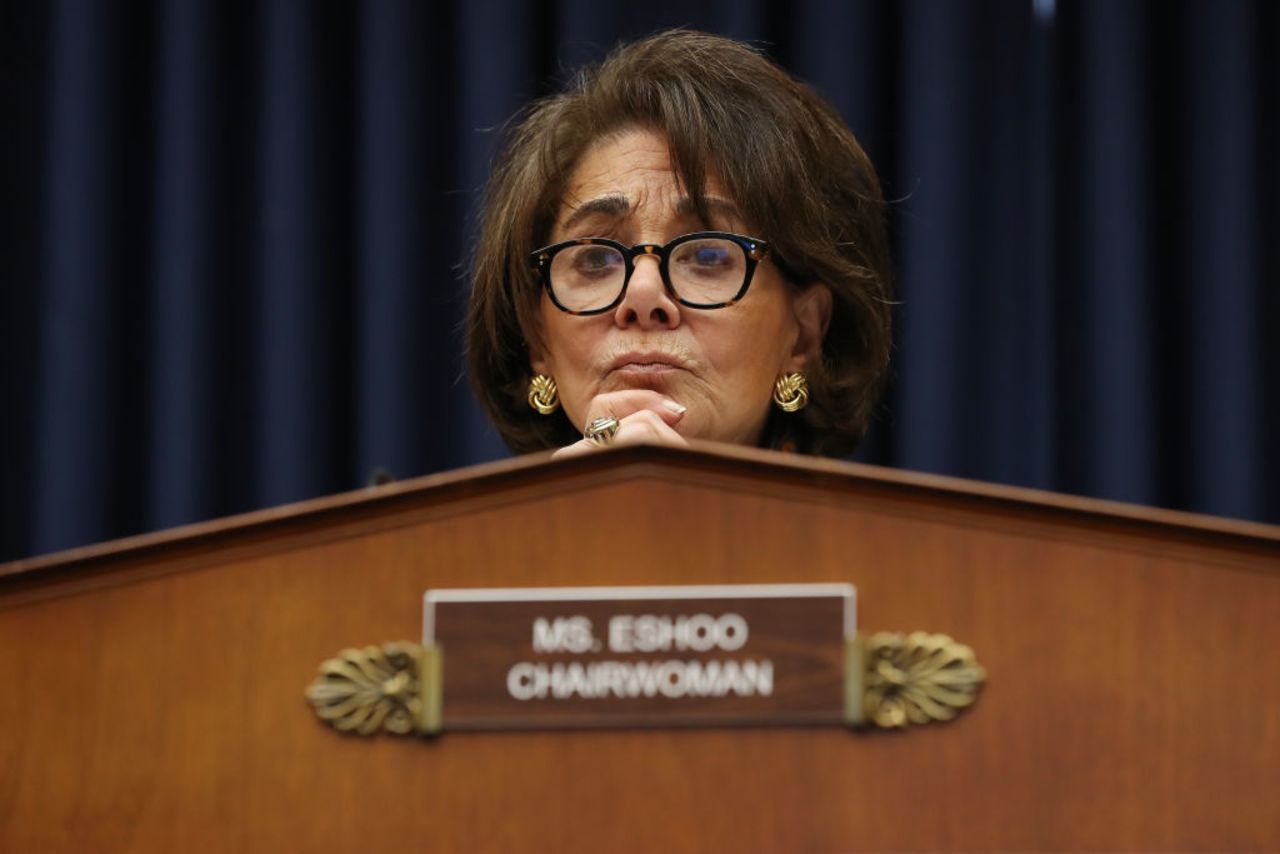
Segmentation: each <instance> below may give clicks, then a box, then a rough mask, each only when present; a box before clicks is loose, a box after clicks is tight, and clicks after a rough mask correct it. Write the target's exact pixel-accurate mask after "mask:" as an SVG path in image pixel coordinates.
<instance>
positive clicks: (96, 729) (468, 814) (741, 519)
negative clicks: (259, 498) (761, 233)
mask: <svg viewBox="0 0 1280 854" xmlns="http://www.w3.org/2000/svg"><path fill="white" fill-rule="evenodd" d="M783 582H851V583H853V584H854V585H856V586H857V588H858V602H859V605H858V611H859V627H860V629H861V630H863V631H876V630H881V629H890V630H903V631H910V630H914V629H926V630H929V631H936V632H944V633H947V634H950V635H952V636H953V637H955V638H956V639H958V640H960V641H962V642H964V643H967V644H969V645H971V646H972V647H973V648H974V650H975V652H976V653H977V656H978V660H979V661H980V662H981V663H982V664H983V665H984V666H985V668H986V669H987V672H988V674H989V681H988V684H987V687H986V689H985V690H984V692H983V694H982V696H981V698H980V699H979V701H978V703H977V705H976V706H975V707H974V708H973V709H972V710H970V711H969V712H967V713H965V714H964V715H962V716H961V717H960V718H959V719H958V720H957V721H955V722H953V723H950V724H945V725H934V726H930V727H924V728H920V729H917V730H911V731H907V732H893V733H855V732H849V731H845V730H841V729H839V728H813V727H810V728H792V729H785V728H784V729H763V728H762V729H710V728H708V729H690V730H643V731H641V730H623V731H586V732H519V733H503V732H498V733H446V734H445V735H444V736H443V737H441V738H439V739H436V740H421V741H419V740H413V739H406V738H396V737H379V738H368V739H366V738H357V737H349V736H344V735H341V734H339V733H336V732H334V731H333V730H331V729H329V728H327V727H326V726H325V725H323V724H322V723H320V722H319V721H318V720H316V719H315V718H314V717H313V715H312V713H311V710H310V707H309V706H308V704H307V703H306V701H305V699H304V698H303V690H304V688H305V686H306V685H307V683H308V682H309V681H310V680H311V678H312V677H313V676H314V674H315V671H316V667H317V666H318V664H319V663H320V662H321V661H322V660H323V659H325V658H328V657H330V656H332V655H333V654H334V653H336V652H337V651H338V650H339V649H342V648H344V647H347V646H355V645H365V644H369V643H379V642H382V641H388V640H416V639H417V638H418V637H419V635H420V631H421V614H422V605H421V597H422V594H423V591H424V590H426V589H427V588H429V587H499V586H500V587H513V586H517V587H523V586H543V585H566V586H582V585H630V584H692V583H697V584H722V583H783ZM1278 623H1280V532H1278V531H1277V529H1275V528H1271V527H1268V526H1263V525H1251V524H1247V523H1236V522H1225V521H1219V520H1207V519H1203V518H1200V517H1191V516H1187V515H1185V514H1166V513H1160V512H1159V511H1152V510H1144V509H1139V508H1125V507H1120V506H1117V505H1108V504H1104V503H1101V502H1092V501H1088V500H1085V499H1078V498H1067V497H1055V496H1046V495H1043V494H1038V493H1032V492H1029V491H1025V490H1013V489H1007V488H999V487H990V486H981V485H973V484H966V483H963V482H959V481H952V480H946V479H942V478H930V477H923V476H918V475H903V474H901V473H894V472H884V471H881V470H876V469H870V468H868V467H865V466H852V465H846V464H840V463H831V462H822V461H811V460H794V459H787V458H783V457H780V456H778V455H773V454H768V453H765V452H754V451H743V450H729V451H726V450H723V449H711V448H707V447H699V448H696V449H694V450H691V451H680V450H674V449H664V448H652V447H633V448H623V449H617V450H613V451H609V452H607V453H602V454H597V455H591V456H588V457H582V458H578V459H575V460H568V461H563V462H554V463H552V462H548V461H547V460H545V458H538V459H523V460H517V461H512V462H509V463H502V464H494V465H490V466H486V467H481V468H479V469H476V470H472V471H468V472H463V473H458V474H453V475H446V476H437V477H434V478H425V479H423V480H421V481H417V482H408V483H403V484H394V485H392V486H389V487H384V488H381V489H378V490H374V491H369V492H367V493H361V494H353V495H348V496H338V497H335V498H332V499H324V500H321V501H316V502H308V503H307V504H304V505H299V506H297V507H294V508H284V509H277V510H273V511H267V512H264V513H259V514H251V515H249V516H246V517H242V518H239V519H234V520H228V521H224V522H220V523H212V524H208V525H202V526H193V527H192V528H189V529H183V530H180V531H176V532H171V533H164V534H158V535H151V536H149V537H142V538H135V539H134V540H131V541H127V542H124V543H120V544H109V545H106V546H102V547H98V548H94V549H83V550H77V551H76V552H72V553H68V554H65V555H59V556H51V557H48V558H39V559H35V560H29V561H23V562H19V563H16V564H10V565H8V566H7V567H3V568H0V666H3V672H4V673H5V675H6V677H7V681H6V684H5V689H4V690H3V691H0V850H4V851H42V852H43V851H73V850H74V851H79V850H93V851H188V852H190V851H337V850H359V851H368V850H372V851H381V852H396V851H652V850H655V849H660V850H664V851H847V850H878V851H885V850H943V849H951V850H968V851H974V850H1127V851H1132V850H1160V851H1169V850H1275V849H1277V848H1280V808H1278V807H1277V803H1280V711H1278V710H1280V655H1277V642H1276V638H1275V631H1276V627H1277V624H1278Z"/></svg>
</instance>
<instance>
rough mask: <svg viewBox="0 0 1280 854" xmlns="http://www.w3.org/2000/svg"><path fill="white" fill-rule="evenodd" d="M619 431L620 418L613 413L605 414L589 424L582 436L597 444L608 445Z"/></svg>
mask: <svg viewBox="0 0 1280 854" xmlns="http://www.w3.org/2000/svg"><path fill="white" fill-rule="evenodd" d="M617 432H618V419H616V418H614V417H613V416H612V415H604V416H601V417H600V418H597V419H595V420H594V421H592V422H591V423H590V424H588V425H587V429H586V430H584V431H583V433H582V438H584V439H586V440H587V441H588V442H591V443H593V444H596V445H607V444H609V443H610V442H612V441H613V437H614V436H615V435H616V434H617Z"/></svg>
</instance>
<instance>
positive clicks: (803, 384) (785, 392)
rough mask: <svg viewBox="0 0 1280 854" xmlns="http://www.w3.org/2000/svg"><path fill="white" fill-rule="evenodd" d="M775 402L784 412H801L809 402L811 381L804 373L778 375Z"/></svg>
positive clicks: (775, 386)
mask: <svg viewBox="0 0 1280 854" xmlns="http://www.w3.org/2000/svg"><path fill="white" fill-rule="evenodd" d="M773 402H774V403H775V404H776V405H777V407H778V408H779V409H781V410H782V411H783V412H799V411H800V410H801V409H804V408H805V406H806V405H807V404H808V403H809V382H808V381H807V380H806V379H805V378H804V374H800V373H791V374H783V375H782V376H780V377H778V381H777V382H776V383H774V384H773Z"/></svg>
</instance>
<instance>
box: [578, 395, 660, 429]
mask: <svg viewBox="0 0 1280 854" xmlns="http://www.w3.org/2000/svg"><path fill="white" fill-rule="evenodd" d="M638 412H652V413H653V414H655V415H657V416H658V417H659V418H661V419H662V420H663V421H664V422H665V423H667V424H671V425H675V424H676V423H678V422H679V421H680V419H681V418H683V417H684V413H685V407H684V406H683V405H682V404H680V403H679V402H677V401H674V400H672V399H671V398H669V397H666V396H665V395H662V394H659V393H658V392H656V391H650V390H648V389H627V390H626V391H611V392H607V393H605V394H601V395H597V396H596V397H595V398H593V399H592V401H591V405H590V406H589V407H588V408H587V417H586V418H584V419H583V426H585V425H587V424H590V423H591V422H592V421H594V420H595V419H597V418H604V417H605V416H612V417H614V418H616V419H618V420H619V421H623V420H625V419H626V418H628V417H629V416H631V415H634V414H636V413H638Z"/></svg>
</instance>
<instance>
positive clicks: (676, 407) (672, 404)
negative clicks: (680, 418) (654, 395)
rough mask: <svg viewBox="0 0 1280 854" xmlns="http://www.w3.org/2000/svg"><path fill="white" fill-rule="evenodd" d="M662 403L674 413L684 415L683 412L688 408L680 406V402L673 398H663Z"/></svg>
mask: <svg viewBox="0 0 1280 854" xmlns="http://www.w3.org/2000/svg"><path fill="white" fill-rule="evenodd" d="M662 405H663V406H664V407H666V408H667V409H669V410H671V411H672V412H674V413H675V414H676V415H684V414H685V412H686V411H687V410H688V409H689V407H687V406H681V405H680V404H678V403H676V402H675V401H674V400H671V399H670V398H663V399H662Z"/></svg>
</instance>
